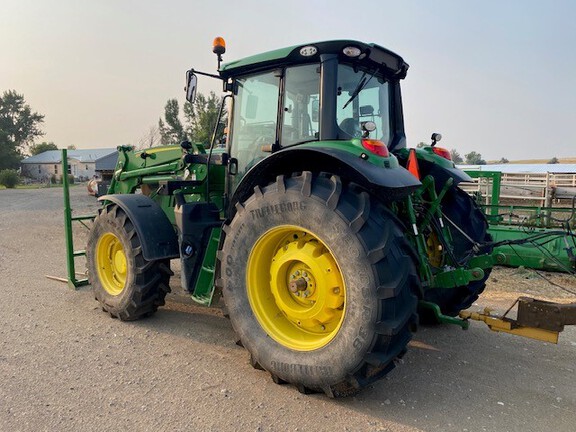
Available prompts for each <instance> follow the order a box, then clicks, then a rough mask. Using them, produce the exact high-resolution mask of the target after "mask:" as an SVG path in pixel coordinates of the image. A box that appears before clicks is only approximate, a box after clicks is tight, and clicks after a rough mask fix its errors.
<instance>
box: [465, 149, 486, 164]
mask: <svg viewBox="0 0 576 432" xmlns="http://www.w3.org/2000/svg"><path fill="white" fill-rule="evenodd" d="M464 158H465V159H466V163H467V164H468V165H486V161H485V160H484V159H482V155H481V154H480V153H476V152H475V151H472V152H470V153H468V154H465V155H464Z"/></svg>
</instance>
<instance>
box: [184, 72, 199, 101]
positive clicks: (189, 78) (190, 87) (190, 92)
mask: <svg viewBox="0 0 576 432" xmlns="http://www.w3.org/2000/svg"><path fill="white" fill-rule="evenodd" d="M197 83H198V77H197V76H196V74H194V72H193V69H190V70H189V71H187V72H186V88H185V89H184V90H186V100H187V101H188V102H190V103H193V102H194V99H196V85H197Z"/></svg>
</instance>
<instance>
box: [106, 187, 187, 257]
mask: <svg viewBox="0 0 576 432" xmlns="http://www.w3.org/2000/svg"><path fill="white" fill-rule="evenodd" d="M98 201H109V202H112V203H114V204H116V205H117V206H118V207H120V208H121V209H122V210H124V212H125V213H126V215H127V216H128V218H129V219H130V222H132V224H133V225H134V229H135V230H136V233H137V234H138V238H139V239H140V242H141V243H142V255H143V256H144V258H145V259H146V260H148V261H156V260H160V259H171V258H178V257H179V256H180V253H179V249H178V238H177V236H176V232H175V231H174V227H173V226H172V224H171V223H170V220H169V219H168V217H167V216H166V214H165V213H164V211H163V210H162V207H160V206H159V205H158V204H157V203H156V202H154V200H152V199H151V198H149V197H147V196H146V195H136V194H115V195H104V196H102V197H100V198H98Z"/></svg>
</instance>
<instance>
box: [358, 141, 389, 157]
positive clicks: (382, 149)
mask: <svg viewBox="0 0 576 432" xmlns="http://www.w3.org/2000/svg"><path fill="white" fill-rule="evenodd" d="M362 147H364V148H365V149H366V150H368V151H369V152H370V153H374V154H375V155H378V156H384V157H388V156H390V153H388V147H386V144H384V143H383V142H382V141H379V140H372V139H363V140H362Z"/></svg>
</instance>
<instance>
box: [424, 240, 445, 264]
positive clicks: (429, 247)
mask: <svg viewBox="0 0 576 432" xmlns="http://www.w3.org/2000/svg"><path fill="white" fill-rule="evenodd" d="M426 253H427V254H428V260H429V261H430V264H431V265H433V266H434V267H441V266H442V264H443V263H444V250H443V247H442V243H440V239H439V238H438V235H437V234H436V233H435V232H432V233H430V235H428V237H427V238H426Z"/></svg>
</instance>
